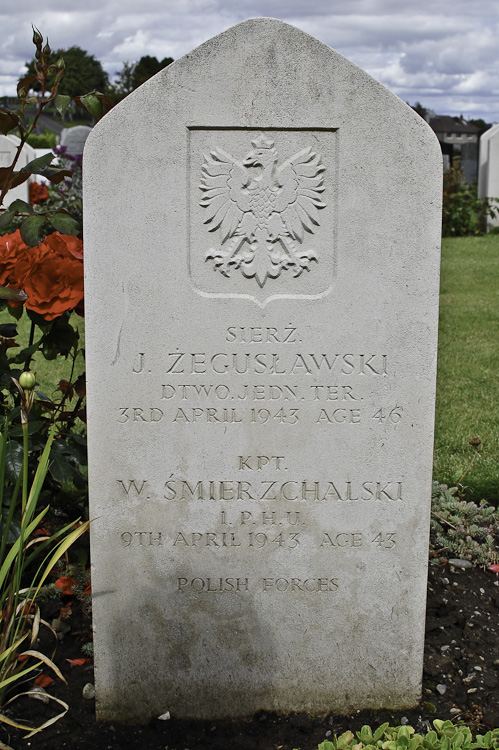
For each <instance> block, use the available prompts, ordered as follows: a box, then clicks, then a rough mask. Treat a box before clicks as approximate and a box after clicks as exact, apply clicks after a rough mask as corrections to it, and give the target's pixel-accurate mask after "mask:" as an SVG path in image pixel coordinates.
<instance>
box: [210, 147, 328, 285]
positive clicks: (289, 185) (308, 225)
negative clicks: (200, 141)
mask: <svg viewBox="0 0 499 750" xmlns="http://www.w3.org/2000/svg"><path fill="white" fill-rule="evenodd" d="M251 145H252V149H251V151H249V152H248V154H247V155H246V156H245V157H244V159H243V160H242V161H239V160H238V159H235V158H234V157H233V156H231V155H230V154H229V153H227V151H224V150H223V149H222V148H218V147H217V148H215V149H214V150H213V151H211V152H210V154H209V155H205V156H204V164H203V167H202V177H201V184H200V189H201V191H202V193H203V197H202V198H201V200H200V205H201V206H202V207H203V208H204V209H205V210H206V218H205V221H204V223H205V224H207V226H208V230H209V231H210V232H215V231H217V230H219V236H220V240H221V243H220V246H219V247H217V248H210V249H209V250H208V251H207V253H206V258H205V260H206V261H212V262H213V264H214V268H215V269H216V270H218V271H220V273H222V274H223V275H224V276H230V273H231V270H232V269H240V271H241V272H242V273H243V275H244V276H246V277H248V278H253V277H254V278H255V279H256V281H257V283H258V285H259V286H260V287H263V285H264V284H265V282H266V280H267V278H272V279H275V278H277V277H278V276H279V274H280V273H281V271H283V270H288V269H289V270H291V272H292V274H293V276H299V275H300V274H301V273H302V272H303V271H304V270H307V271H309V270H310V263H311V261H316V262H317V260H318V258H317V253H316V252H315V250H313V249H306V248H305V247H304V246H303V242H304V240H306V239H307V234H306V233H308V234H313V232H314V230H315V227H316V226H318V225H319V211H320V209H322V208H325V206H326V204H325V203H323V201H322V193H323V192H324V171H325V169H324V166H323V165H322V163H321V157H320V155H319V154H316V153H314V151H313V150H312V148H311V147H307V148H304V149H303V150H301V151H299V152H298V153H296V154H294V156H291V157H290V158H289V159H286V161H284V162H282V164H281V165H280V166H279V165H278V161H279V156H278V153H277V150H276V149H275V147H274V141H273V140H271V139H269V138H266V137H265V136H264V135H260V136H259V137H258V138H256V139H255V140H253V141H251Z"/></svg>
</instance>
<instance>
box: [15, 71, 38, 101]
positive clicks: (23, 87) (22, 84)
mask: <svg viewBox="0 0 499 750" xmlns="http://www.w3.org/2000/svg"><path fill="white" fill-rule="evenodd" d="M36 81H37V78H36V76H34V75H27V76H25V77H24V78H21V80H20V81H19V83H18V84H17V95H18V97H19V99H24V98H25V97H26V94H27V93H28V91H29V90H30V88H31V84H32V83H36Z"/></svg>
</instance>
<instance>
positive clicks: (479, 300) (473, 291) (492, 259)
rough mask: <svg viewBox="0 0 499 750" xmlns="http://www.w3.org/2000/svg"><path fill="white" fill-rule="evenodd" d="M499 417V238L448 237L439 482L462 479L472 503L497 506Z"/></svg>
mask: <svg viewBox="0 0 499 750" xmlns="http://www.w3.org/2000/svg"><path fill="white" fill-rule="evenodd" d="M498 418H499V235H488V236H485V237H460V238H446V239H444V240H443V242H442V272H441V283H440V330H439V345H438V380H437V406H436V429H435V453H434V465H433V476H434V478H435V479H437V480H438V481H439V482H445V483H446V484H449V485H452V486H455V485H456V484H457V483H458V482H459V481H461V484H463V485H464V486H466V487H467V488H468V491H467V499H470V500H475V501H477V500H480V499H481V498H485V499H487V500H489V501H490V502H491V503H492V504H494V505H497V504H498V502H499V429H498V426H499V425H498V422H499V419H498ZM473 438H480V440H481V444H480V445H479V446H477V447H474V446H473V445H470V442H469V441H470V440H472V439H473ZM475 453H476V455H475ZM473 459H474V460H473ZM472 461H473V464H472V465H471V468H469V467H470V464H471V462H472ZM465 472H466V473H465ZM463 475H464V476H463Z"/></svg>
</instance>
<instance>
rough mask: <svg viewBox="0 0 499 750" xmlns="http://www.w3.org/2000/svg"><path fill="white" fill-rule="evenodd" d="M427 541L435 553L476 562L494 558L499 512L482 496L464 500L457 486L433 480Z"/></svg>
mask: <svg viewBox="0 0 499 750" xmlns="http://www.w3.org/2000/svg"><path fill="white" fill-rule="evenodd" d="M431 505H432V512H431V522H430V528H431V534H430V543H431V548H432V551H433V554H434V555H436V556H445V557H457V558H460V559H463V560H470V561H471V562H473V563H475V564H477V565H490V564H491V563H493V562H496V561H497V555H498V552H499V546H497V542H498V540H499V512H498V511H497V510H496V508H494V507H493V506H491V505H488V504H487V503H486V502H485V501H484V500H482V502H481V503H480V505H477V504H476V503H471V502H466V501H465V500H462V499H461V498H460V497H459V495H458V488H457V487H451V488H450V489H449V487H447V485H446V484H439V483H438V482H433V490H432V500H431Z"/></svg>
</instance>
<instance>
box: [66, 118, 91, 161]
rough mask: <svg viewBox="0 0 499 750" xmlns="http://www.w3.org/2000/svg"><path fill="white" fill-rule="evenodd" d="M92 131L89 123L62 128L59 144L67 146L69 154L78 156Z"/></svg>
mask: <svg viewBox="0 0 499 750" xmlns="http://www.w3.org/2000/svg"><path fill="white" fill-rule="evenodd" d="M91 132H92V128H89V127H88V125H76V126H75V127H74V128H64V129H63V130H61V138H60V142H59V145H60V146H65V147H66V149H67V152H68V154H72V155H73V156H77V155H78V154H82V153H83V148H84V146H85V141H86V140H87V138H88V136H89V135H90V133H91Z"/></svg>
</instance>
